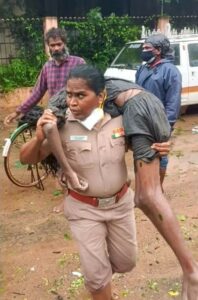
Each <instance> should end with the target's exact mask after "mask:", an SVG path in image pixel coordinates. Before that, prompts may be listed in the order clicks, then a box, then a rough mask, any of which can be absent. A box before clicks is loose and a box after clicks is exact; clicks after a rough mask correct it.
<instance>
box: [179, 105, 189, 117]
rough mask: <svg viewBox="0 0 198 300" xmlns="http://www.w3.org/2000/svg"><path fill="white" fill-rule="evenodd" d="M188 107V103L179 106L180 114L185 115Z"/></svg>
mask: <svg viewBox="0 0 198 300" xmlns="http://www.w3.org/2000/svg"><path fill="white" fill-rule="evenodd" d="M187 109H188V105H184V106H181V108H180V116H181V115H185V114H186V112H187Z"/></svg>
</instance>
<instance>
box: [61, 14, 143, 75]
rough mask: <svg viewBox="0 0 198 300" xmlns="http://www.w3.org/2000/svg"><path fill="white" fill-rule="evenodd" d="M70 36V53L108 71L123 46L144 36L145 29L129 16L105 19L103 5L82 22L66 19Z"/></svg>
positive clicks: (66, 27)
mask: <svg viewBox="0 0 198 300" xmlns="http://www.w3.org/2000/svg"><path fill="white" fill-rule="evenodd" d="M60 26H62V27H64V28H65V29H66V30H67V32H68V36H69V48H70V52H71V53H74V54H78V55H80V56H83V57H84V58H85V60H86V61H87V62H90V63H92V64H94V65H97V66H98V67H99V68H100V69H102V70H105V69H106V68H107V66H108V65H109V64H110V63H111V62H112V60H113V59H114V58H115V56H116V54H117V53H118V51H119V50H120V49H121V48H122V47H123V45H124V44H125V43H126V42H128V41H132V40H135V39H137V38H139V37H140V32H141V29H140V27H138V26H135V25H134V24H133V23H132V20H131V18H130V17H128V16H124V17H116V16H115V15H114V14H111V15H110V16H109V17H106V18H103V17H102V15H101V12H100V8H95V9H92V10H90V12H89V13H88V14H87V18H86V20H84V21H81V22H70V21H66V20H62V21H61V22H60Z"/></svg>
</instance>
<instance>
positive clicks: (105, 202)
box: [68, 183, 128, 208]
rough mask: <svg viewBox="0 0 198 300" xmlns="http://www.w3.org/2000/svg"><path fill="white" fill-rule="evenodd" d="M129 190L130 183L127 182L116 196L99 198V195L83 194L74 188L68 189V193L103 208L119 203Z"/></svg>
mask: <svg viewBox="0 0 198 300" xmlns="http://www.w3.org/2000/svg"><path fill="white" fill-rule="evenodd" d="M127 190H128V184H127V183H125V184H124V185H123V187H122V188H121V190H120V191H119V192H117V193H116V194H115V195H114V196H112V197H107V198H99V197H98V198H97V197H91V196H86V195H81V194H78V193H76V192H75V191H72V190H68V194H69V195H70V196H72V197H73V198H75V199H76V200H79V201H81V202H84V203H87V204H90V205H93V206H95V207H100V208H101V207H106V206H109V205H112V204H115V203H117V202H118V201H119V200H120V199H121V198H122V197H123V196H124V194H125V193H126V192H127Z"/></svg>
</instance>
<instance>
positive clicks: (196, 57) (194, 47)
mask: <svg viewBox="0 0 198 300" xmlns="http://www.w3.org/2000/svg"><path fill="white" fill-rule="evenodd" d="M188 52H189V63H190V66H191V67H198V43H197V44H196V43H193V44H189V45H188Z"/></svg>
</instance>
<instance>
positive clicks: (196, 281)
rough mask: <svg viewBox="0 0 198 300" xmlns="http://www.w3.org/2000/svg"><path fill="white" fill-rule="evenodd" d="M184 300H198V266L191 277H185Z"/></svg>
mask: <svg viewBox="0 0 198 300" xmlns="http://www.w3.org/2000/svg"><path fill="white" fill-rule="evenodd" d="M182 300H198V265H197V264H196V267H195V271H194V272H193V273H191V274H189V275H184V279H183V289H182Z"/></svg>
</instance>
